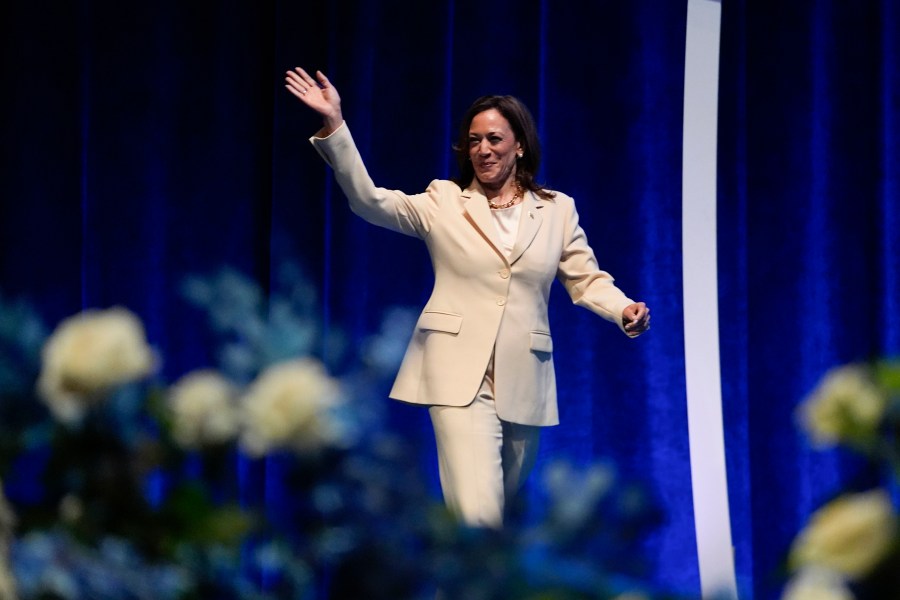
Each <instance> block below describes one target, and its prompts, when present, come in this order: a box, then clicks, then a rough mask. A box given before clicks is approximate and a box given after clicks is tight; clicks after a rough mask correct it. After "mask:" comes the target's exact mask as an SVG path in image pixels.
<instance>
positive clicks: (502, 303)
mask: <svg viewBox="0 0 900 600" xmlns="http://www.w3.org/2000/svg"><path fill="white" fill-rule="evenodd" d="M504 304H506V298H497V306H503V305H504Z"/></svg>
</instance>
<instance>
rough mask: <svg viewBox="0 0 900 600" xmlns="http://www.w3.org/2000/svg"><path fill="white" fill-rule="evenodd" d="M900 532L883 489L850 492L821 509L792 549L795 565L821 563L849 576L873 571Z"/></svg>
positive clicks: (858, 576) (852, 576) (852, 577)
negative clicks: (856, 492) (857, 492)
mask: <svg viewBox="0 0 900 600" xmlns="http://www.w3.org/2000/svg"><path fill="white" fill-rule="evenodd" d="M896 533H897V515H896V514H895V512H894V508H893V506H892V505H891V499H890V497H889V496H888V494H887V492H885V491H884V490H881V489H875V490H871V491H869V492H864V493H859V494H847V495H844V496H841V497H840V498H837V499H836V500H832V501H831V502H829V503H828V504H826V505H825V506H824V507H822V508H820V509H819V510H817V511H816V512H815V513H814V514H813V516H812V518H811V519H810V522H809V524H808V525H807V526H806V528H805V529H804V530H803V531H801V532H800V535H799V536H797V539H796V540H794V544H793V546H792V548H791V556H790V562H791V565H792V566H793V567H795V568H799V567H806V566H819V567H824V568H828V569H831V570H833V571H835V572H837V573H840V574H841V575H843V576H845V577H847V578H849V579H858V578H860V577H863V576H865V575H867V574H869V573H870V572H871V571H872V570H873V569H874V568H875V567H876V566H877V565H878V563H879V562H881V560H882V559H884V558H885V556H886V555H887V553H888V551H889V550H890V549H891V546H892V544H893V540H894V536H895V535H896Z"/></svg>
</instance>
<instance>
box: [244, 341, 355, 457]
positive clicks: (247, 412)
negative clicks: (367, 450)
mask: <svg viewBox="0 0 900 600" xmlns="http://www.w3.org/2000/svg"><path fill="white" fill-rule="evenodd" d="M341 403H342V397H341V395H340V388H339V386H338V382H337V381H335V380H334V379H332V378H331V377H330V376H329V375H328V373H326V372H325V368H324V367H323V366H322V364H321V363H320V362H318V361H317V360H314V359H311V358H304V359H298V360H292V361H287V362H283V363H279V364H276V365H273V366H271V367H269V368H268V369H266V370H265V371H264V372H263V373H262V374H261V375H260V376H259V378H258V379H257V380H256V381H255V382H254V383H253V384H252V385H251V386H250V389H249V391H248V392H247V395H246V396H245V397H244V398H243V399H242V400H241V404H242V406H241V409H242V411H243V430H242V433H241V445H242V447H243V448H244V450H245V451H246V452H247V453H249V454H251V455H253V456H261V455H263V454H266V453H267V452H269V451H271V450H274V449H293V450H295V451H297V452H298V453H301V454H305V453H314V452H315V451H317V450H319V449H321V448H322V447H324V446H328V445H340V444H341V442H342V441H343V439H342V438H343V436H344V434H345V433H346V432H345V430H344V428H343V427H342V424H341V420H340V419H339V418H338V416H337V414H336V412H335V409H337V408H338V407H339V405H340V404H341Z"/></svg>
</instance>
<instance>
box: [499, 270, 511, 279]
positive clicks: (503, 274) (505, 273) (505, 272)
mask: <svg viewBox="0 0 900 600" xmlns="http://www.w3.org/2000/svg"><path fill="white" fill-rule="evenodd" d="M500 277H501V278H502V279H509V269H503V270H502V271H500Z"/></svg>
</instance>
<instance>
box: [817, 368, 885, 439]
mask: <svg viewBox="0 0 900 600" xmlns="http://www.w3.org/2000/svg"><path fill="white" fill-rule="evenodd" d="M886 406H887V398H886V396H885V394H884V393H883V392H882V390H880V389H879V388H878V387H877V386H876V385H875V382H874V381H873V379H872V376H871V374H870V372H869V370H868V369H866V368H865V367H863V366H861V365H845V366H842V367H838V368H836V369H832V370H831V371H829V372H828V373H827V374H826V375H825V378H824V379H823V380H822V382H821V383H820V384H819V385H818V386H817V387H816V389H815V390H813V392H812V393H811V394H810V395H809V397H808V398H807V399H806V400H805V401H804V402H803V404H802V405H801V406H800V409H799V417H800V421H801V424H802V426H803V428H804V429H805V430H806V432H807V433H808V434H809V435H810V437H811V438H812V440H813V443H814V444H815V445H817V446H833V445H835V444H837V443H839V442H847V443H850V444H854V445H860V446H865V445H866V444H867V442H868V441H869V439H870V438H871V436H872V435H874V433H875V432H876V430H877V428H878V426H879V424H880V423H881V420H882V418H883V416H884V412H885V407H886Z"/></svg>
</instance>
